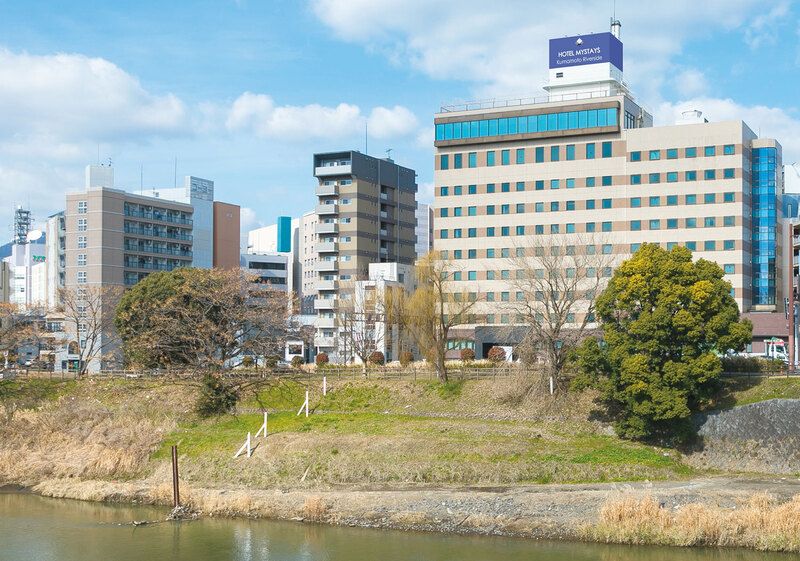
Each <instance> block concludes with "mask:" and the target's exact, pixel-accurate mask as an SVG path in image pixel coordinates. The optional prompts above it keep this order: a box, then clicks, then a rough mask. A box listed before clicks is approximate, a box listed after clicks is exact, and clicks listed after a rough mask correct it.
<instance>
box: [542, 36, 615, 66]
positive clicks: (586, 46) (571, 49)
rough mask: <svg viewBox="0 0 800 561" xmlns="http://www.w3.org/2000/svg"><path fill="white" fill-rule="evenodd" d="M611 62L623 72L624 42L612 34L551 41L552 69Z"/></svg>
mask: <svg viewBox="0 0 800 561" xmlns="http://www.w3.org/2000/svg"><path fill="white" fill-rule="evenodd" d="M603 62H610V63H611V64H613V65H614V66H616V67H617V68H618V69H619V70H620V71H621V70H622V41H620V40H619V39H617V38H616V37H614V36H613V35H612V34H611V33H595V34H590V35H576V36H574V37H562V38H559V39H550V68H551V69H553V68H565V67H567V66H582V65H585V64H598V63H603Z"/></svg>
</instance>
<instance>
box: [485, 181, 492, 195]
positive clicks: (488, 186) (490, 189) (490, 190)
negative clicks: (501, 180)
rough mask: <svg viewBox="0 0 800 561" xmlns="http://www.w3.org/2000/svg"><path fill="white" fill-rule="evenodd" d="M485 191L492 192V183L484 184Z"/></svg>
mask: <svg viewBox="0 0 800 561" xmlns="http://www.w3.org/2000/svg"><path fill="white" fill-rule="evenodd" d="M486 192H487V193H494V183H487V184H486Z"/></svg>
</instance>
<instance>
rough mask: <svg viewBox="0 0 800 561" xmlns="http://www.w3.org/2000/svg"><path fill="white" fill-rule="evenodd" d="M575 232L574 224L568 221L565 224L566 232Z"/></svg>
mask: <svg viewBox="0 0 800 561" xmlns="http://www.w3.org/2000/svg"><path fill="white" fill-rule="evenodd" d="M574 233H575V224H574V223H569V224H567V234H574Z"/></svg>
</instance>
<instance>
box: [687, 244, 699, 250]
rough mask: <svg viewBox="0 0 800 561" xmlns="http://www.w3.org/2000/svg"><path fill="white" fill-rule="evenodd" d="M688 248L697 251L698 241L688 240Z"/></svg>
mask: <svg viewBox="0 0 800 561" xmlns="http://www.w3.org/2000/svg"><path fill="white" fill-rule="evenodd" d="M686 249H690V250H692V251H695V250H696V249H697V242H686Z"/></svg>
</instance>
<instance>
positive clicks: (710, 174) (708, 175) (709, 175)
mask: <svg viewBox="0 0 800 561" xmlns="http://www.w3.org/2000/svg"><path fill="white" fill-rule="evenodd" d="M703 177H704V178H705V179H716V178H717V170H715V169H707V170H706V171H705V173H704V174H703Z"/></svg>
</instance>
